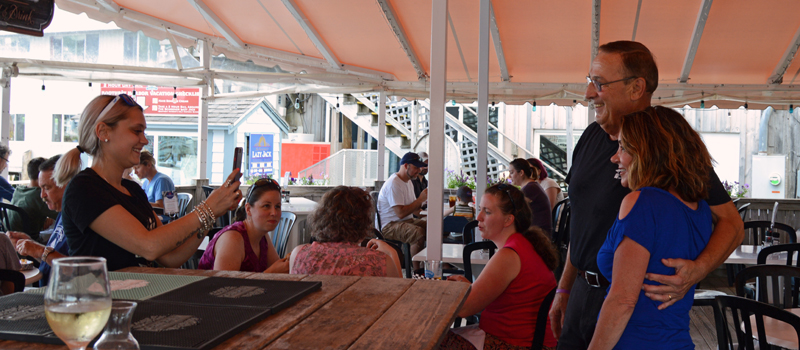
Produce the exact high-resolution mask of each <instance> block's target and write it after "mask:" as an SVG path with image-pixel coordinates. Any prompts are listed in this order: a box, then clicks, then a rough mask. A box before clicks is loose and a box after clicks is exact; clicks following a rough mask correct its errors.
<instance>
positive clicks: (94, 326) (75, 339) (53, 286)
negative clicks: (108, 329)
mask: <svg viewBox="0 0 800 350" xmlns="http://www.w3.org/2000/svg"><path fill="white" fill-rule="evenodd" d="M44 310H45V316H46V317H47V323H48V324H49V325H50V328H51V329H52V330H53V332H54V333H55V334H56V336H58V338H59V339H61V340H62V341H63V342H64V343H65V344H67V346H68V347H69V348H70V350H84V349H86V345H88V344H89V342H91V341H92V339H94V337H96V336H97V334H99V333H100V331H102V330H103V327H105V325H106V322H107V321H108V316H109V315H110V314H111V287H110V286H109V283H108V271H107V269H106V259H105V258H100V257H71V258H60V259H56V260H54V261H53V269H52V270H51V272H50V283H49V284H48V285H47V289H46V290H45V293H44Z"/></svg>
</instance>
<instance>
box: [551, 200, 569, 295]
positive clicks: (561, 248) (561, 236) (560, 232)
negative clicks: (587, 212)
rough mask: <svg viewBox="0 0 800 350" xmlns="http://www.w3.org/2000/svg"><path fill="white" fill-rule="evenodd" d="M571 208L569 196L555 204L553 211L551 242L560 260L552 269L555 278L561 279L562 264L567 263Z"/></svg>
mask: <svg viewBox="0 0 800 350" xmlns="http://www.w3.org/2000/svg"><path fill="white" fill-rule="evenodd" d="M571 216H572V210H571V207H570V202H569V198H567V199H564V200H562V201H560V202H558V203H557V204H556V208H555V210H554V211H553V218H554V219H555V221H553V234H552V242H553V246H554V247H556V250H557V251H558V255H559V257H560V262H559V264H558V267H556V269H555V270H554V271H553V273H554V274H555V276H556V280H559V279H561V274H562V273H563V272H564V265H565V264H566V263H567V250H568V248H569V228H570V219H571Z"/></svg>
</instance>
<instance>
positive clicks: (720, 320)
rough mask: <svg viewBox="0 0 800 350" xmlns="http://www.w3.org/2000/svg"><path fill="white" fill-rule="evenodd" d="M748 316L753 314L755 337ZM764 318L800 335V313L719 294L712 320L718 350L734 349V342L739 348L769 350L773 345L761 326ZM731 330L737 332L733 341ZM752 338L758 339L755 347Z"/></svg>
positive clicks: (799, 336)
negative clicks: (715, 330) (788, 326)
mask: <svg viewBox="0 0 800 350" xmlns="http://www.w3.org/2000/svg"><path fill="white" fill-rule="evenodd" d="M751 315H755V321H756V322H755V323H756V327H755V328H756V333H757V335H755V336H754V335H753V327H752V323H751V321H750V316H751ZM765 317H770V318H773V319H775V320H778V321H781V322H785V323H787V324H789V325H790V326H791V327H792V328H794V330H795V332H796V333H797V335H798V338H800V316H797V315H795V314H793V313H791V312H788V311H785V310H781V309H779V308H776V307H774V306H771V305H769V304H764V303H762V302H758V301H755V300H750V299H746V298H742V297H736V296H718V297H717V302H716V304H715V305H714V322H715V324H716V328H717V344H718V346H719V349H729V350H733V349H734V344H738V345H739V346H738V348H736V349H740V350H741V349H745V350H755V349H772V346H771V345H770V344H769V343H767V334H766V331H765V328H764V318H765ZM729 319H730V320H732V321H733V322H732V324H730V325H729V324H728V320H729ZM731 330H733V334H735V335H736V339H735V340H734V339H733V335H732V334H731ZM755 338H758V345H759V346H758V347H756V346H755V344H754V343H753V339H755Z"/></svg>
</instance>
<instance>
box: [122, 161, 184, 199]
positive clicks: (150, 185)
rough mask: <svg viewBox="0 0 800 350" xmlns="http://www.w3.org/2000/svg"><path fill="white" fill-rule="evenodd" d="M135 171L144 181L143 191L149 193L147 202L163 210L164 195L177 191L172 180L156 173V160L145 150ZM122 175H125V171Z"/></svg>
mask: <svg viewBox="0 0 800 350" xmlns="http://www.w3.org/2000/svg"><path fill="white" fill-rule="evenodd" d="M126 171H127V170H126ZM135 171H136V176H138V177H139V179H140V180H142V189H143V190H144V192H145V193H147V200H148V201H149V202H150V205H152V206H153V207H156V208H163V207H164V194H163V193H164V192H166V191H173V192H174V191H175V184H173V183H172V179H170V178H169V176H167V175H164V174H163V173H160V172H158V171H156V159H155V158H153V155H152V154H150V152H148V151H145V150H142V152H141V153H139V165H137V166H136V167H135ZM122 175H123V176H124V175H125V172H124V171H123V173H122ZM129 176H130V175H129Z"/></svg>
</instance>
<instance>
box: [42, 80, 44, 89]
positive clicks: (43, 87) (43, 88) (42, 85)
mask: <svg viewBox="0 0 800 350" xmlns="http://www.w3.org/2000/svg"><path fill="white" fill-rule="evenodd" d="M42 91H44V80H42Z"/></svg>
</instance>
